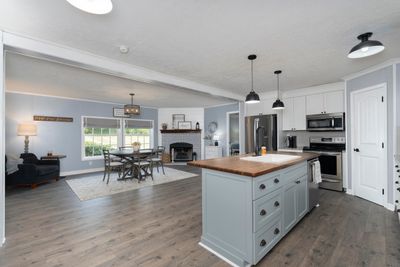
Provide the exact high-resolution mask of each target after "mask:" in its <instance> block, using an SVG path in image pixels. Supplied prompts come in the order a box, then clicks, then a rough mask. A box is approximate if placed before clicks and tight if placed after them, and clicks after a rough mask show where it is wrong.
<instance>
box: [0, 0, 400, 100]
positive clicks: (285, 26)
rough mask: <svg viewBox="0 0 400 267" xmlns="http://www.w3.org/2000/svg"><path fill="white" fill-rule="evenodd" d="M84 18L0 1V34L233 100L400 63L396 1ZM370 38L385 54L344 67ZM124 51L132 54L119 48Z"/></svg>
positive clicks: (199, 8) (185, 7)
mask: <svg viewBox="0 0 400 267" xmlns="http://www.w3.org/2000/svg"><path fill="white" fill-rule="evenodd" d="M113 3H114V9H113V11H112V12H111V13H110V14H108V15H104V16H97V15H90V14H87V13H84V12H82V11H79V10H77V9H75V8H73V7H72V6H71V5H70V4H68V3H67V2H66V1H64V0H57V1H54V0H41V1H32V0H15V1H9V0H0V6H1V9H0V28H2V29H5V30H8V31H11V32H16V33H20V34H24V35H28V36H32V37H35V38H39V39H44V40H48V41H52V42H55V43H59V44H62V45H66V46H70V47H74V48H77V49H81V50H86V51H89V52H91V53H94V54H98V55H102V56H105V57H108V58H112V59H116V60H119V61H124V62H128V63H130V64H134V65H138V66H142V67H146V68H149V69H152V70H156V71H159V72H163V73H166V74H170V75H175V76H178V77H181V78H185V79H189V80H192V81H196V82H200V83H203V84H206V85H210V86H214V87H218V88H221V89H226V90H229V91H232V92H236V93H240V94H242V95H243V96H244V95H245V94H246V93H247V92H248V90H249V89H248V88H249V84H250V81H249V77H250V75H249V66H250V65H249V62H248V61H247V55H248V54H250V53H255V54H257V55H258V57H259V58H258V59H257V60H256V62H255V65H254V67H255V88H256V90H257V91H259V92H266V91H270V90H274V89H275V87H276V85H275V77H274V75H273V71H274V70H275V69H282V70H283V74H282V75H281V77H282V79H281V84H282V88H283V90H289V89H295V88H301V87H307V86H312V85H318V84H324V83H330V82H336V81H339V80H340V78H341V77H343V76H345V75H348V74H351V73H353V72H357V71H359V70H362V69H364V68H367V67H369V66H372V65H375V64H377V63H381V62H383V61H385V60H387V59H390V58H393V57H399V56H400V45H399V43H400V1H398V0H351V1H349V0H335V1H319V0H303V1H298V0H286V1H279V0H252V1H248V0H247V1H246V0H235V1H232V0H230V1H229V0H221V1H211V0H203V1H196V0H186V1H178V0H146V1H138V0H125V1H123V0H113ZM366 31H372V32H374V36H373V38H372V39H377V40H380V41H381V42H383V43H384V45H385V46H386V50H385V51H384V52H383V53H381V54H378V55H375V56H372V57H369V58H365V59H357V60H356V59H353V60H350V59H348V58H347V57H346V56H347V53H348V51H349V50H350V49H351V47H352V46H354V45H355V44H357V43H358V40H356V36H357V35H358V34H360V33H364V32H366ZM121 44H124V45H127V46H129V47H130V52H129V54H126V55H122V54H120V53H119V50H118V46H119V45H121Z"/></svg>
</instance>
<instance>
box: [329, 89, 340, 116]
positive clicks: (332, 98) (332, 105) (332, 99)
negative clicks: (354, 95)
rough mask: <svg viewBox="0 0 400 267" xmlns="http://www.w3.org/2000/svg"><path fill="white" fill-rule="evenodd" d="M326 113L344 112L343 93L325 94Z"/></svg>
mask: <svg viewBox="0 0 400 267" xmlns="http://www.w3.org/2000/svg"><path fill="white" fill-rule="evenodd" d="M325 111H326V113H336V112H344V94H343V91H335V92H329V93H326V94H325Z"/></svg>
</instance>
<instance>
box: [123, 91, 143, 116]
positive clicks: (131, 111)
mask: <svg viewBox="0 0 400 267" xmlns="http://www.w3.org/2000/svg"><path fill="white" fill-rule="evenodd" d="M129 95H130V96H131V103H130V104H127V105H125V106H124V114H125V115H140V106H139V105H134V104H133V96H134V95H135V94H133V93H131V94H129Z"/></svg>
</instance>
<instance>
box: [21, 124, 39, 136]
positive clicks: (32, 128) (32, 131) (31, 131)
mask: <svg viewBox="0 0 400 267" xmlns="http://www.w3.org/2000/svg"><path fill="white" fill-rule="evenodd" d="M17 135H20V136H35V135H37V128H36V125H35V124H30V123H22V124H18V127H17Z"/></svg>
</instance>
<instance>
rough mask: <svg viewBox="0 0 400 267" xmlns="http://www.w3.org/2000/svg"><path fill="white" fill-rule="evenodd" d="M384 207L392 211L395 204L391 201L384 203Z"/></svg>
mask: <svg viewBox="0 0 400 267" xmlns="http://www.w3.org/2000/svg"><path fill="white" fill-rule="evenodd" d="M384 207H385V208H387V209H388V210H391V211H394V208H395V206H394V205H393V204H391V203H386V204H385V205H384Z"/></svg>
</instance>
